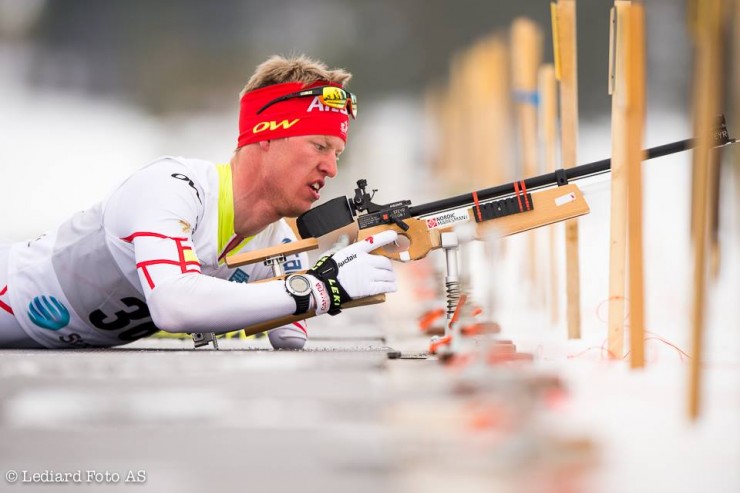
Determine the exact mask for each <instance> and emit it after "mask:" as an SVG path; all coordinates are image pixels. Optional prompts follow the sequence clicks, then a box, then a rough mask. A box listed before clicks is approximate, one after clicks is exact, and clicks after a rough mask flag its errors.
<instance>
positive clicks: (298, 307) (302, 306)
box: [292, 294, 311, 315]
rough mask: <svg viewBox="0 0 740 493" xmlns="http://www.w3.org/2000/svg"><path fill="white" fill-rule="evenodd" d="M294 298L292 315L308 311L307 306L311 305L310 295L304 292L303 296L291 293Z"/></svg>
mask: <svg viewBox="0 0 740 493" xmlns="http://www.w3.org/2000/svg"><path fill="white" fill-rule="evenodd" d="M292 296H293V299H294V300H295V312H293V315H300V314H302V313H306V312H307V311H308V307H309V306H311V295H310V294H306V295H303V296H298V295H295V294H294V295H292Z"/></svg>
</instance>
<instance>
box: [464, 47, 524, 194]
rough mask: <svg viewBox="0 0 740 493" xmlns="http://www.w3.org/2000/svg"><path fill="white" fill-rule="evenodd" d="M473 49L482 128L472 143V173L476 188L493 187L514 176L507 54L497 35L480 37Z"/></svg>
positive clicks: (506, 49)
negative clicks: (481, 38) (477, 74)
mask: <svg viewBox="0 0 740 493" xmlns="http://www.w3.org/2000/svg"><path fill="white" fill-rule="evenodd" d="M475 49H476V57H475V60H476V64H477V66H478V67H479V70H480V73H479V79H478V80H479V84H480V85H479V86H478V90H479V91H480V92H479V93H478V94H477V95H476V99H477V104H476V111H478V112H480V117H479V119H480V121H481V128H480V129H479V132H478V133H477V134H476V139H475V140H474V141H473V142H472V143H471V144H472V145H473V146H474V149H475V151H474V152H475V154H474V163H473V169H474V171H473V175H474V176H475V187H476V188H477V187H481V186H483V187H492V186H495V185H497V184H499V183H506V182H507V181H513V180H514V179H515V178H516V176H515V174H514V170H513V169H511V168H510V166H511V163H512V161H513V160H512V158H511V152H510V148H511V144H510V143H511V130H510V127H511V118H510V113H511V110H510V100H511V90H510V85H509V80H508V78H509V66H508V64H509V56H508V48H507V46H506V42H505V40H504V39H503V38H502V37H501V36H498V35H492V36H489V37H487V38H485V39H483V40H482V41H480V42H479V43H478V44H477V45H476V48H475Z"/></svg>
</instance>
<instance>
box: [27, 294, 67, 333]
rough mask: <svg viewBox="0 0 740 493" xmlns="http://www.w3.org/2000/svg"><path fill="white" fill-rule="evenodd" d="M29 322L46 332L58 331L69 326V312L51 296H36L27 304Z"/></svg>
mask: <svg viewBox="0 0 740 493" xmlns="http://www.w3.org/2000/svg"><path fill="white" fill-rule="evenodd" d="M28 316H29V317H30V318H31V322H33V323H35V324H36V325H38V326H39V327H42V328H44V329H48V330H59V329H63V328H64V327H66V326H67V325H69V310H67V307H65V306H64V305H63V304H61V303H60V302H59V300H57V299H56V298H54V297H53V296H36V297H35V298H34V299H33V300H31V303H29V304H28Z"/></svg>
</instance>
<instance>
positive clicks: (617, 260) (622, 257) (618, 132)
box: [608, 0, 631, 359]
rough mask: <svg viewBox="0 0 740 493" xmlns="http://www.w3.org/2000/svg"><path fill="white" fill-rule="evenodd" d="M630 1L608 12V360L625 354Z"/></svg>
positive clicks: (622, 1) (622, 0)
mask: <svg viewBox="0 0 740 493" xmlns="http://www.w3.org/2000/svg"><path fill="white" fill-rule="evenodd" d="M630 4H631V2H630V1H629V0H616V1H615V2H614V7H613V8H612V10H611V28H610V36H609V37H610V44H611V46H610V56H609V60H610V64H609V68H610V74H609V81H610V87H609V88H610V91H609V94H611V96H612V171H611V175H612V182H611V185H612V186H611V194H612V195H611V220H610V234H609V305H608V306H609V315H608V324H609V325H608V334H609V342H608V349H609V357H610V358H612V359H621V358H622V355H623V354H624V318H625V286H626V282H627V277H626V275H627V272H626V265H627V257H626V255H627V152H626V150H627V139H628V136H627V135H628V128H629V127H628V125H629V122H628V121H627V116H626V113H627V111H626V106H627V101H626V99H627V88H626V86H627V80H626V69H625V64H626V63H627V59H626V56H625V53H626V48H627V47H626V40H627V37H628V32H627V29H628V27H629V12H628V9H629V7H630Z"/></svg>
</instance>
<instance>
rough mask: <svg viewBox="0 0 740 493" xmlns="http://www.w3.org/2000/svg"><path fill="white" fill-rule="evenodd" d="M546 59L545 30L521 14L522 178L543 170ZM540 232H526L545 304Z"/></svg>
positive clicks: (517, 102) (535, 284)
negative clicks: (540, 141)
mask: <svg viewBox="0 0 740 493" xmlns="http://www.w3.org/2000/svg"><path fill="white" fill-rule="evenodd" d="M541 62H542V33H541V30H540V28H539V27H538V26H537V24H536V23H535V22H533V21H532V20H530V19H526V18H523V17H520V18H518V19H515V20H514V23H513V24H512V26H511V63H512V82H513V87H512V89H513V90H514V106H515V108H516V121H517V128H518V134H519V135H518V142H519V160H520V162H521V164H522V166H521V171H520V176H521V178H530V177H532V176H535V175H537V174H538V172H539V166H538V164H537V162H538V147H537V106H538V101H539V97H538V94H537V71H538V70H539V66H540V64H541ZM536 234H537V233H536V232H534V231H533V232H531V233H526V237H527V239H526V241H527V256H526V259H527V266H526V272H527V277H528V278H529V280H530V282H531V283H532V293H533V299H534V300H535V302H536V303H537V304H540V305H541V304H543V301H544V290H543V289H542V288H543V286H544V283H543V282H542V281H541V280H540V279H539V277H540V276H539V275H538V272H539V269H538V261H537V236H536Z"/></svg>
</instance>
